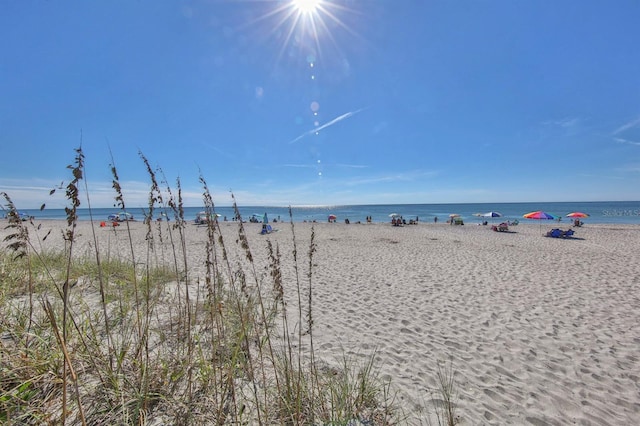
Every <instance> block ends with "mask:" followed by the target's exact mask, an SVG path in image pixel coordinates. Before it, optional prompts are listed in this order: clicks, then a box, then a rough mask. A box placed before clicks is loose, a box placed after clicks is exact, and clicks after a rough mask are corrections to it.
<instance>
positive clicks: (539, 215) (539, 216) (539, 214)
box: [522, 210, 554, 229]
mask: <svg viewBox="0 0 640 426" xmlns="http://www.w3.org/2000/svg"><path fill="white" fill-rule="evenodd" d="M522 217H524V218H525V219H535V220H553V219H554V217H553V215H550V214H549V213H546V212H543V211H541V210H539V211H536V212H531V213H527V214H525V215H523V216H522ZM540 229H542V222H540Z"/></svg>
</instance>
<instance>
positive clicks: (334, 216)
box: [328, 214, 338, 222]
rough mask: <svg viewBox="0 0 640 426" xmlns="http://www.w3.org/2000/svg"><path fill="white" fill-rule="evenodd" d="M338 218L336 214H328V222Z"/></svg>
mask: <svg viewBox="0 0 640 426" xmlns="http://www.w3.org/2000/svg"><path fill="white" fill-rule="evenodd" d="M337 218H338V216H336V215H335V214H330V215H329V218H328V219H329V222H331V221H332V220H336V219H337Z"/></svg>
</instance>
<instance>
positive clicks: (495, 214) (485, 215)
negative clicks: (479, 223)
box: [482, 212, 502, 217]
mask: <svg viewBox="0 0 640 426" xmlns="http://www.w3.org/2000/svg"><path fill="white" fill-rule="evenodd" d="M482 217H502V214H501V213H498V212H488V213H485V214H483V215H482Z"/></svg>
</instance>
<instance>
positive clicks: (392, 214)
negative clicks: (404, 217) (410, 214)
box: [389, 213, 400, 217]
mask: <svg viewBox="0 0 640 426" xmlns="http://www.w3.org/2000/svg"><path fill="white" fill-rule="evenodd" d="M398 216H400V215H399V214H398V213H391V214H390V215H389V217H398Z"/></svg>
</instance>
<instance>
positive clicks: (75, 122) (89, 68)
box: [0, 0, 640, 208]
mask: <svg viewBox="0 0 640 426" xmlns="http://www.w3.org/2000/svg"><path fill="white" fill-rule="evenodd" d="M638 22H640V2H638V1H636V0H616V1H614V2H610V1H605V0H601V1H592V0H566V1H561V2H555V1H545V0H543V1H523V0H492V1H489V0H486V1H482V0H476V1H445V0H441V1H430V0H405V1H392V0H388V1H384V0H378V1H374V0H341V1H329V0H325V1H320V2H319V4H317V5H316V7H315V10H313V11H312V12H304V11H303V9H302V8H300V5H298V4H297V3H296V2H292V1H285V0H275V1H270V0H262V1H242V0H237V1H231V0H224V1H222V0H184V1H155V0H154V1H151V0H137V1H134V0H110V1H84V0H82V1H80V0H68V1H35V0H34V1H4V2H0V39H2V49H0V53H1V55H2V56H1V60H0V146H1V147H2V148H1V150H2V151H1V152H2V155H1V156H0V191H6V192H7V193H9V195H10V196H11V197H12V198H13V201H14V202H15V203H16V205H17V206H18V208H34V207H36V208H37V207H39V206H40V205H41V204H42V203H47V206H48V207H61V206H64V203H65V202H64V200H63V199H61V198H60V197H58V196H53V197H50V196H49V191H50V189H52V188H53V187H55V186H56V185H59V184H60V183H61V182H63V181H64V182H65V183H66V182H68V180H69V178H70V172H69V170H67V168H66V166H67V165H68V164H70V163H71V162H72V161H73V158H74V154H75V153H74V149H75V148H77V147H78V146H80V144H82V148H83V151H84V154H85V156H86V178H87V180H86V183H87V186H88V188H89V195H90V198H91V204H92V205H93V206H94V207H109V206H112V205H113V203H114V202H113V196H114V194H113V191H112V190H111V174H110V164H111V163H112V157H113V162H114V163H115V166H116V168H117V170H118V174H119V177H120V180H121V184H122V186H123V189H124V192H125V196H126V198H127V199H126V202H127V204H128V205H129V206H143V205H145V204H146V198H147V190H148V188H149V178H148V176H147V174H146V169H145V167H144V165H143V163H142V161H141V159H140V157H139V152H142V153H143V154H144V155H145V156H146V157H147V158H148V160H149V162H150V163H151V165H152V166H154V167H159V168H160V169H161V170H162V174H163V175H164V176H165V177H166V179H167V181H168V182H169V184H170V185H171V186H172V188H173V189H174V190H175V182H176V179H177V178H179V179H180V182H181V185H182V190H183V195H184V197H185V203H186V204H187V205H190V206H198V205H201V204H202V201H201V195H200V194H201V193H202V188H201V185H200V182H199V181H198V177H199V176H200V175H202V176H203V177H204V178H205V179H206V180H207V182H208V185H209V187H210V189H211V190H212V192H213V194H214V201H215V202H216V204H217V205H229V204H230V202H231V198H230V192H231V191H232V192H233V193H234V195H235V196H236V199H237V201H238V203H239V204H241V205H323V204H390V203H458V202H459V203H465V202H512V201H513V202H518V201H605V200H606V201H608V200H621V201H624V200H628V201H631V200H638V199H639V197H638V189H637V188H639V187H640V54H639V53H638V52H639V46H638V42H639V41H640V26H639V25H638Z"/></svg>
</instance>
